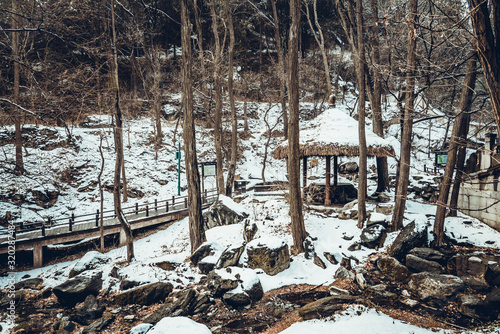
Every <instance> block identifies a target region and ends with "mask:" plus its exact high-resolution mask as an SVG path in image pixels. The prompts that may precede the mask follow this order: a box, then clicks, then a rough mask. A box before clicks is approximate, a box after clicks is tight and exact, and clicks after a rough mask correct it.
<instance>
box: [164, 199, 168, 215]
mask: <svg viewBox="0 0 500 334" xmlns="http://www.w3.org/2000/svg"><path fill="white" fill-rule="evenodd" d="M165 212H168V199H167V200H166V201H165Z"/></svg>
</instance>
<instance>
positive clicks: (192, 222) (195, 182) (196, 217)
mask: <svg viewBox="0 0 500 334" xmlns="http://www.w3.org/2000/svg"><path fill="white" fill-rule="evenodd" d="M187 2H188V0H182V1H181V22H182V23H181V42H182V50H183V52H182V111H183V114H184V127H183V131H182V132H183V138H184V157H185V160H186V179H187V186H188V208H189V238H190V241H191V254H192V253H193V252H194V251H195V250H196V249H197V248H198V247H199V246H200V245H201V244H202V243H203V242H205V241H206V240H207V238H206V236H205V231H204V229H203V219H202V212H201V191H200V173H199V171H198V159H197V156H196V136H195V126H194V116H193V79H192V72H191V68H192V60H191V24H190V22H189V12H188V3H187Z"/></svg>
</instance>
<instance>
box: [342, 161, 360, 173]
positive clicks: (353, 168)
mask: <svg viewBox="0 0 500 334" xmlns="http://www.w3.org/2000/svg"><path fill="white" fill-rule="evenodd" d="M358 170H359V167H358V164H357V163H356V162H354V161H349V162H346V163H343V164H341V165H340V166H339V173H342V174H350V173H357V172H358Z"/></svg>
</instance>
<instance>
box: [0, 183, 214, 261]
mask: <svg viewBox="0 0 500 334" xmlns="http://www.w3.org/2000/svg"><path fill="white" fill-rule="evenodd" d="M216 199H217V192H216V190H215V189H213V190H210V191H207V192H205V193H204V194H203V197H202V203H203V207H207V206H209V205H210V204H211V203H213V202H214V201H215V200H216ZM123 211H124V214H125V217H126V218H127V220H128V222H129V223H130V225H131V227H132V230H137V229H140V228H144V227H148V226H154V225H158V224H161V223H165V222H169V221H175V220H179V219H181V218H183V217H186V216H187V215H188V209H187V197H186V196H182V197H172V198H171V199H168V200H164V201H157V200H155V201H154V203H152V204H142V205H138V204H136V205H135V206H133V207H129V208H124V209H123ZM101 215H102V218H103V226H104V235H105V236H106V235H109V234H118V233H119V234H120V244H122V243H123V242H124V234H123V233H122V228H121V225H120V223H119V221H118V219H117V218H116V217H115V215H114V211H113V210H108V211H104V212H103V213H102V214H100V213H99V212H98V211H97V212H96V213H94V214H86V215H81V216H71V217H65V218H60V219H57V220H48V221H44V222H38V223H31V224H29V225H28V224H18V225H16V234H15V239H16V242H15V250H16V251H21V250H30V249H32V250H33V266H34V267H35V268H39V267H41V266H42V265H43V247H44V246H49V245H55V244H61V243H66V242H75V241H79V240H84V239H88V238H96V237H99V236H100V235H101V232H100V228H99V223H100V218H101ZM8 240H9V235H0V254H5V253H8V251H9V245H8Z"/></svg>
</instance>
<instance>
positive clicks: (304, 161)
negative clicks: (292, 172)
mask: <svg viewBox="0 0 500 334" xmlns="http://www.w3.org/2000/svg"><path fill="white" fill-rule="evenodd" d="M306 186H307V157H306V156H304V157H302V199H305V198H306Z"/></svg>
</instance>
